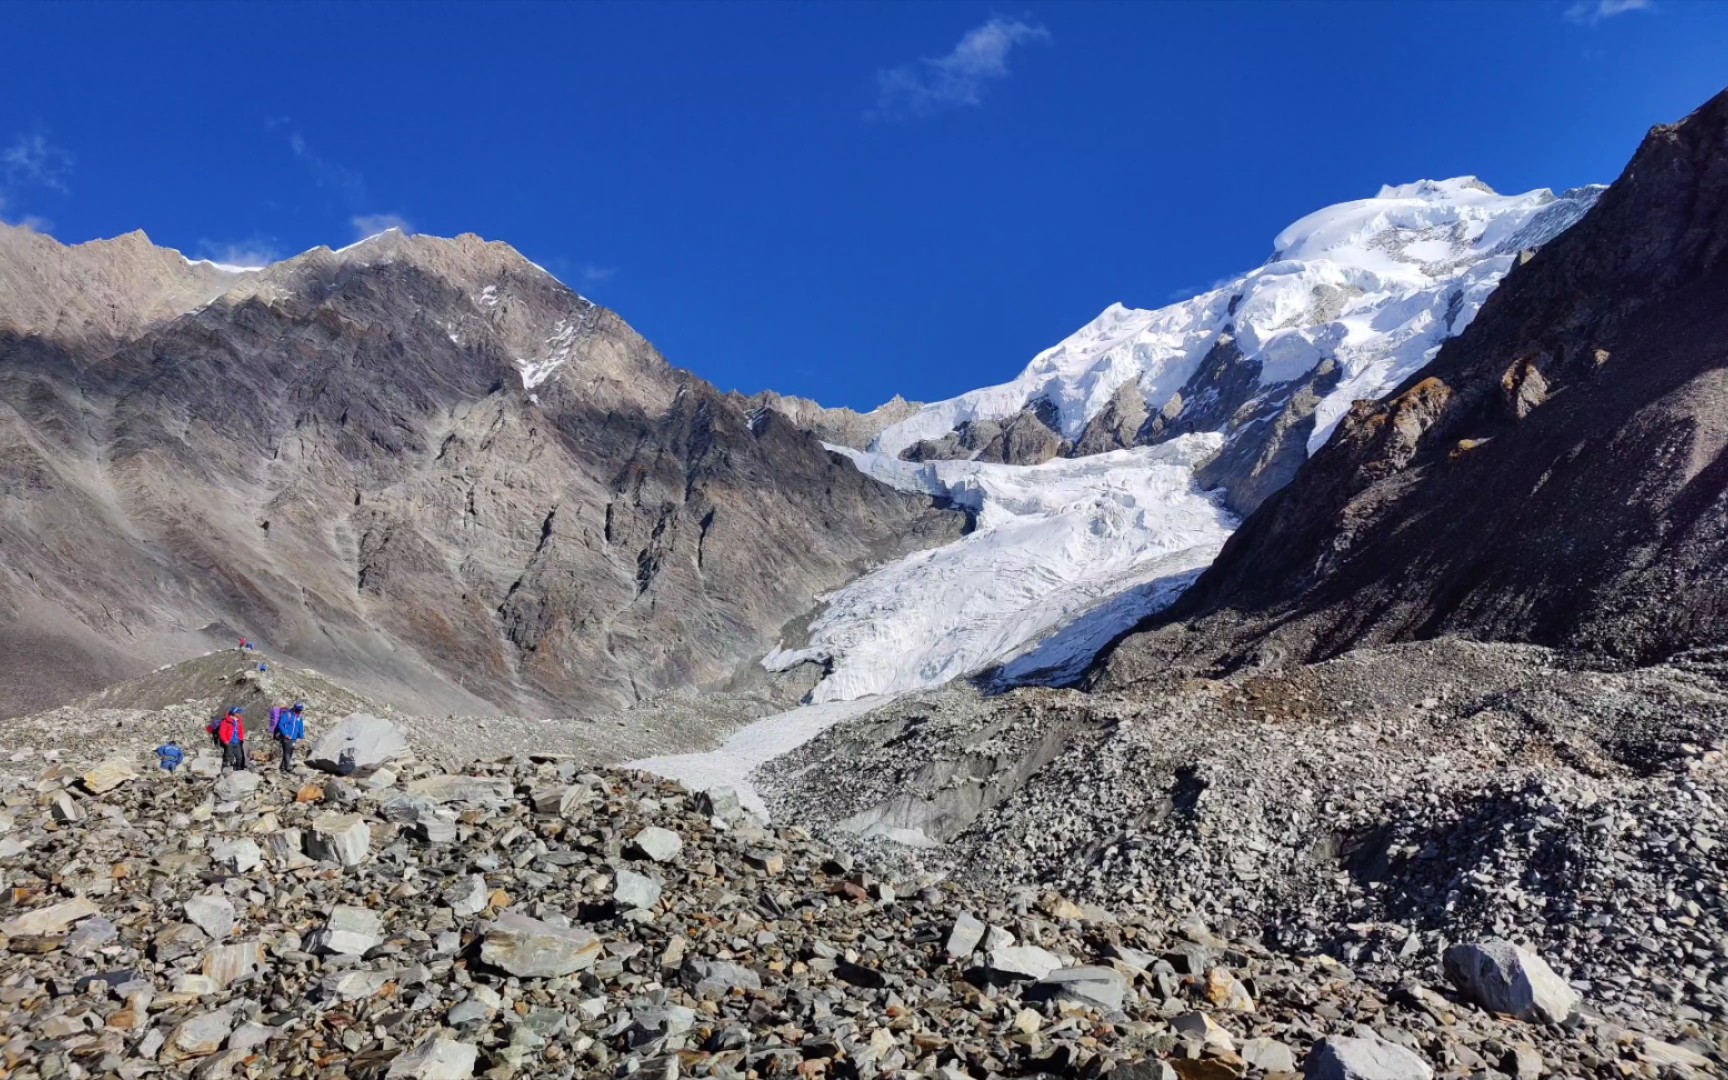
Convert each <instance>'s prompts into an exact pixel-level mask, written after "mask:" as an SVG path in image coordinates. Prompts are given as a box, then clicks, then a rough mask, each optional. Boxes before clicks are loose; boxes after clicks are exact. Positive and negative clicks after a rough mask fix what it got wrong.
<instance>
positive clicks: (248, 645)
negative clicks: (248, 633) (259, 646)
mask: <svg viewBox="0 0 1728 1080" xmlns="http://www.w3.org/2000/svg"><path fill="white" fill-rule="evenodd" d="M251 647H252V643H251V642H250V641H247V640H246V639H245V638H244V637H242V638H241V639H240V651H241V652H245V651H246V650H247V649H250V648H251Z"/></svg>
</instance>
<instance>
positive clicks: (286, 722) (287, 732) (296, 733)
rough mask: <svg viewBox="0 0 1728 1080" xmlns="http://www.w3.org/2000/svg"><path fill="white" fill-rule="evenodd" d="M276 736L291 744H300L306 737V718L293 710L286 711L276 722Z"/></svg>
mask: <svg viewBox="0 0 1728 1080" xmlns="http://www.w3.org/2000/svg"><path fill="white" fill-rule="evenodd" d="M276 734H278V735H280V736H282V737H283V738H284V739H288V740H289V741H291V742H299V741H300V740H301V739H304V738H305V737H306V717H304V716H302V715H301V714H299V713H296V712H295V711H294V710H293V709H285V710H283V712H282V715H281V717H280V718H278V719H277V721H276Z"/></svg>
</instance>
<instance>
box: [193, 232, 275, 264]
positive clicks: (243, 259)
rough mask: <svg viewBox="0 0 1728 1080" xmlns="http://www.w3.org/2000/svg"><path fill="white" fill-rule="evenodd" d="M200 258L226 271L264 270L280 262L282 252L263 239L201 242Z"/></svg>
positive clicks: (199, 248) (199, 245)
mask: <svg viewBox="0 0 1728 1080" xmlns="http://www.w3.org/2000/svg"><path fill="white" fill-rule="evenodd" d="M198 257H199V258H200V259H208V260H209V261H211V262H213V263H215V264H216V265H217V266H220V267H222V268H223V269H226V270H262V269H263V268H264V267H266V266H269V265H270V264H271V263H273V262H279V261H280V260H281V258H282V252H281V251H279V250H277V248H276V245H274V244H272V243H271V242H270V241H268V240H266V239H263V238H261V237H253V238H252V239H250V240H239V241H212V240H200V241H199V242H198Z"/></svg>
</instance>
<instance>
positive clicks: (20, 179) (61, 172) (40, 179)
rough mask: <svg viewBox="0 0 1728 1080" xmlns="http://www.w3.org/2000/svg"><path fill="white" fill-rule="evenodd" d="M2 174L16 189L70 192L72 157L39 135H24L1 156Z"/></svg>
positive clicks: (15, 140)
mask: <svg viewBox="0 0 1728 1080" xmlns="http://www.w3.org/2000/svg"><path fill="white" fill-rule="evenodd" d="M0 171H3V172H4V173H5V174H6V181H7V182H8V183H10V184H13V185H15V186H21V185H27V184H28V185H35V186H37V187H45V188H52V189H53V190H55V191H59V192H64V191H66V177H67V175H68V174H70V173H71V171H72V155H71V154H68V153H67V152H66V151H65V150H63V149H61V148H60V147H58V146H55V145H54V144H53V143H50V142H49V141H48V139H47V138H46V137H45V136H43V135H42V133H41V132H35V133H33V134H29V135H20V136H18V137H17V138H16V139H13V140H12V145H11V146H8V147H7V148H6V149H5V151H4V152H0Z"/></svg>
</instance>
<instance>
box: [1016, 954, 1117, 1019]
mask: <svg viewBox="0 0 1728 1080" xmlns="http://www.w3.org/2000/svg"><path fill="white" fill-rule="evenodd" d="M1127 993H1128V980H1127V979H1126V978H1125V977H1124V976H1123V975H1122V973H1121V972H1119V971H1117V970H1116V969H1115V968H1108V967H1101V966H1097V965H1088V966H1085V967H1065V968H1059V969H1057V970H1055V971H1052V972H1050V973H1049V974H1047V975H1044V976H1041V977H1040V978H1039V979H1038V982H1037V983H1036V984H1035V985H1034V986H1032V987H1031V988H1029V989H1028V990H1027V992H1026V996H1027V997H1028V998H1030V999H1032V1000H1034V1001H1067V1002H1072V1003H1074V1004H1077V1005H1087V1006H1091V1007H1092V1008H1095V1009H1102V1010H1103V1011H1105V1012H1119V1011H1121V1009H1122V1002H1123V1000H1124V998H1125V997H1126V996H1127Z"/></svg>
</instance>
